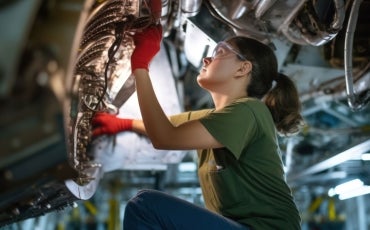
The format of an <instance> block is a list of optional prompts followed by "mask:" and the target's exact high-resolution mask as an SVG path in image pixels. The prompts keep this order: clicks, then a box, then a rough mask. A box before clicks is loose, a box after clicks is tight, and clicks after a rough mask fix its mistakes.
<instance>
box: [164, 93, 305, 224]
mask: <svg viewBox="0 0 370 230" xmlns="http://www.w3.org/2000/svg"><path fill="white" fill-rule="evenodd" d="M194 119H199V120H200V122H201V123H202V124H203V125H204V127H205V128H206V129H207V130H208V131H209V133H210V134H211V135H212V136H213V137H214V138H215V139H216V140H218V141H219V142H220V143H221V144H222V145H224V146H225V147H224V148H218V149H205V150H198V158H199V159H198V160H199V162H198V167H199V170H198V176H199V180H200V185H201V188H202V192H203V197H204V201H205V205H206V207H207V208H208V209H209V210H211V211H214V212H216V213H218V214H221V215H223V216H225V217H228V218H230V219H233V220H235V221H237V222H239V223H242V224H245V225H248V226H250V227H252V228H253V229H256V230H259V229H261V230H268V229H284V230H290V229H300V228H301V227H300V216H299V213H298V210H297V207H296V205H295V203H294V200H293V197H292V195H291V191H290V189H289V187H288V185H287V184H286V181H285V175H284V171H283V164H282V161H281V157H280V152H279V147H278V143H277V137H276V130H275V126H274V123H273V120H272V116H271V113H270V111H269V110H268V108H267V107H266V105H265V104H264V103H262V102H261V101H260V100H257V99H252V98H242V99H238V100H236V101H235V102H234V103H232V104H230V105H228V106H226V107H225V108H223V109H222V110H219V111H213V110H201V111H197V112H188V113H183V114H181V115H178V116H173V117H171V122H173V123H174V124H175V125H178V124H181V123H184V122H186V121H189V120H194Z"/></svg>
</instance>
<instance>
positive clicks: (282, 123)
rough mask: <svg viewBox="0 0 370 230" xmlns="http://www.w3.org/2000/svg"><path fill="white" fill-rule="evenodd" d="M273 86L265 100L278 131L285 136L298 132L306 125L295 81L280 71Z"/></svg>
mask: <svg viewBox="0 0 370 230" xmlns="http://www.w3.org/2000/svg"><path fill="white" fill-rule="evenodd" d="M274 80H275V81H276V85H275V87H273V88H272V89H271V90H270V91H269V92H268V93H267V94H266V96H265V98H264V101H265V104H266V105H267V107H268V108H269V110H270V112H271V114H272V117H273V119H274V122H275V126H276V129H277V131H278V132H279V133H280V134H282V135H285V136H289V135H292V134H296V133H298V132H299V131H300V129H301V127H302V126H303V125H304V122H303V118H302V116H301V115H300V110H301V103H300V101H299V95H298V91H297V89H296V87H295V85H294V82H293V81H292V80H291V79H290V78H289V77H287V76H286V75H284V74H281V73H279V74H278V76H277V77H276V79H274Z"/></svg>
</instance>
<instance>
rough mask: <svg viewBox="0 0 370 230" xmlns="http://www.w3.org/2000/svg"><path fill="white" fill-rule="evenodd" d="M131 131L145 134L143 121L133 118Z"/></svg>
mask: <svg viewBox="0 0 370 230" xmlns="http://www.w3.org/2000/svg"><path fill="white" fill-rule="evenodd" d="M132 131H134V132H136V133H139V134H142V135H145V136H147V133H146V130H145V126H144V122H143V121H142V120H133V122H132Z"/></svg>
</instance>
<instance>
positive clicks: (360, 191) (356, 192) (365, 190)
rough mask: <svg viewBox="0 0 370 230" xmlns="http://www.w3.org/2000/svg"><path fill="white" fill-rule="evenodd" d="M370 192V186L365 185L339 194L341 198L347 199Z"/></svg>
mask: <svg viewBox="0 0 370 230" xmlns="http://www.w3.org/2000/svg"><path fill="white" fill-rule="evenodd" d="M368 193H370V186H368V185H363V186H361V187H359V188H357V189H352V190H351V191H348V192H346V193H342V194H339V200H345V199H349V198H352V197H356V196H362V195H365V194H368Z"/></svg>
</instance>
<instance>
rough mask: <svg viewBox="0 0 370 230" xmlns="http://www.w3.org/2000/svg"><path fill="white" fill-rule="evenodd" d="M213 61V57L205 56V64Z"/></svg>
mask: <svg viewBox="0 0 370 230" xmlns="http://www.w3.org/2000/svg"><path fill="white" fill-rule="evenodd" d="M211 61H212V57H205V58H203V64H204V65H208V64H209V63H210V62H211Z"/></svg>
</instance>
